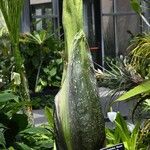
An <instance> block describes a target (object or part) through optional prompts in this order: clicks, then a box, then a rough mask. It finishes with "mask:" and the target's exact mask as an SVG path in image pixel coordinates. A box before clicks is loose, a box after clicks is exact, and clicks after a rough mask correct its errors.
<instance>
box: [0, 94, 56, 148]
mask: <svg viewBox="0 0 150 150" xmlns="http://www.w3.org/2000/svg"><path fill="white" fill-rule="evenodd" d="M24 105H25V103H24V102H23V103H22V102H21V101H19V99H18V96H15V95H14V94H13V93H12V92H11V91H5V92H2V93H0V149H7V148H9V147H11V146H12V147H14V149H15V150H29V149H34V150H41V149H42V150H50V149H52V148H53V136H54V133H53V132H52V131H51V128H49V127H48V126H43V127H31V126H30V125H29V123H28V117H27V115H25V114H23V113H21V109H22V108H23V107H24ZM26 105H28V104H26ZM18 111H20V113H18Z"/></svg>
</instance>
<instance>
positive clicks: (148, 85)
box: [116, 80, 150, 101]
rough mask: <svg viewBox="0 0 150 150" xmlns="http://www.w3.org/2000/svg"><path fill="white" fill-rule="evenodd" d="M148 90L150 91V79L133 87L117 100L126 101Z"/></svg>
mask: <svg viewBox="0 0 150 150" xmlns="http://www.w3.org/2000/svg"><path fill="white" fill-rule="evenodd" d="M148 92H150V80H148V81H145V82H143V83H142V84H140V85H138V86H136V87H135V88H133V89H131V90H130V91H128V92H126V93H125V94H123V95H122V96H121V97H119V98H118V99H117V100H116V101H124V100H126V99H129V98H131V97H133V96H136V95H138V94H142V93H148Z"/></svg>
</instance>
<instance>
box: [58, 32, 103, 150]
mask: <svg viewBox="0 0 150 150" xmlns="http://www.w3.org/2000/svg"><path fill="white" fill-rule="evenodd" d="M55 104H56V119H55V123H56V128H57V129H56V130H57V145H58V149H60V150H61V149H62V150H98V149H100V148H101V147H102V146H103V143H104V139H105V132H104V120H103V115H102V112H101V107H100V101H99V95H98V91H97V86H96V79H95V76H94V69H93V64H92V61H91V56H90V53H89V51H88V45H87V41H86V39H85V36H84V33H83V32H82V31H81V32H79V33H78V34H77V35H76V36H75V37H74V41H73V44H72V57H71V59H70V61H69V63H68V69H67V73H66V78H65V80H64V82H63V85H62V88H61V90H60V92H59V93H58V95H57V96H56V99H55Z"/></svg>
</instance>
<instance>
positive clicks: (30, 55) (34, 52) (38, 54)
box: [21, 30, 64, 92]
mask: <svg viewBox="0 0 150 150" xmlns="http://www.w3.org/2000/svg"><path fill="white" fill-rule="evenodd" d="M21 45H22V47H23V48H22V54H23V55H24V57H25V67H26V70H27V77H28V80H29V86H30V89H32V90H33V91H34V90H35V91H37V92H39V91H41V90H42V89H43V88H44V87H47V86H56V87H59V86H60V82H61V76H62V57H63V56H62V50H63V47H64V46H63V42H62V41H61V40H59V39H58V38H56V36H55V35H54V34H52V33H49V32H48V31H45V30H42V31H38V32H33V34H26V35H23V36H22V38H21ZM29 66H30V67H29Z"/></svg>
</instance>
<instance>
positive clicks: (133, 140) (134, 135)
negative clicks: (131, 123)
mask: <svg viewBox="0 0 150 150" xmlns="http://www.w3.org/2000/svg"><path fill="white" fill-rule="evenodd" d="M139 129H140V123H139V122H138V123H137V124H136V126H135V128H134V130H133V132H132V134H131V143H130V145H131V146H132V149H135V148H136V143H137V139H138V134H139Z"/></svg>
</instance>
